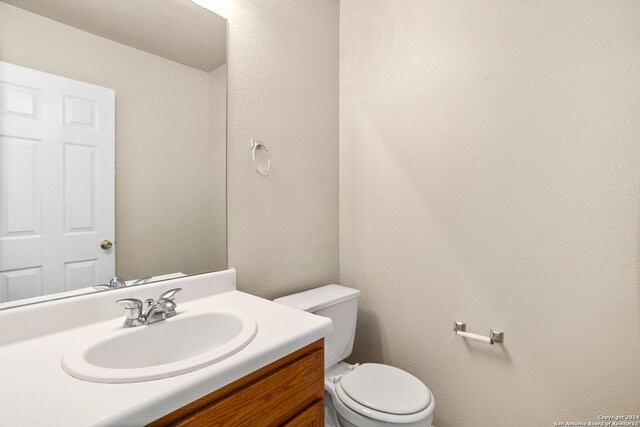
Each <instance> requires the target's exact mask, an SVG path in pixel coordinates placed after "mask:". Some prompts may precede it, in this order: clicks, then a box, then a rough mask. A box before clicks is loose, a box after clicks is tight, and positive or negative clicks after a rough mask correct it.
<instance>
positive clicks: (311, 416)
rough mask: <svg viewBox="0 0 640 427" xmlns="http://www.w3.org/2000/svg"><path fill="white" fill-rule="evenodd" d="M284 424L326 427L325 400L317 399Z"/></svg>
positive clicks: (295, 426)
mask: <svg viewBox="0 0 640 427" xmlns="http://www.w3.org/2000/svg"><path fill="white" fill-rule="evenodd" d="M282 426H283V427H324V401H322V400H316V401H315V402H314V403H312V404H311V405H309V406H307V407H306V408H305V409H304V410H303V411H302V412H299V413H298V414H297V415H295V416H294V417H293V418H291V419H290V420H289V421H287V422H286V423H284V424H283V425H282Z"/></svg>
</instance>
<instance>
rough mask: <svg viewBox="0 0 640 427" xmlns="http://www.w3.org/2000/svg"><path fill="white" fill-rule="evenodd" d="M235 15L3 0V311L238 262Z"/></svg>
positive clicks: (177, 3) (186, 7)
mask: <svg viewBox="0 0 640 427" xmlns="http://www.w3.org/2000/svg"><path fill="white" fill-rule="evenodd" d="M226 49H227V21H226V20H225V19H224V18H222V17H220V16H218V15H216V14H214V13H213V12H211V11H209V10H207V9H204V8H202V7H201V6H198V5H197V4H195V3H193V2H191V1H190V0H110V1H104V0H6V1H2V2H0V308H8V307H13V306H16V305H22V304H26V303H33V302H39V301H44V300H48V299H53V298H61V297H69V296H78V295H82V294H85V293H88V292H95V291H98V290H105V289H110V285H109V283H110V282H112V278H113V277H114V276H116V275H117V276H119V277H121V278H122V279H123V281H125V282H126V284H127V286H131V285H139V284H143V283H148V282H152V281H158V280H165V279H168V278H172V277H179V276H182V275H192V274H198V273H204V272H210V271H216V270H221V269H225V268H227V240H226V235H227V233H226V121H227V120H226V115H227V113H226V105H227V102H226V98H227V69H226V56H227V55H226Z"/></svg>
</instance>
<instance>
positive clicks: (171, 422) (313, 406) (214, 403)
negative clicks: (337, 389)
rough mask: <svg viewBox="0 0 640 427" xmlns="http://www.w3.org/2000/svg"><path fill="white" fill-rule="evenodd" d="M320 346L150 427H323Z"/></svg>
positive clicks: (276, 362)
mask: <svg viewBox="0 0 640 427" xmlns="http://www.w3.org/2000/svg"><path fill="white" fill-rule="evenodd" d="M323 350H324V346H323V341H322V340H319V341H316V342H314V343H312V344H310V345H308V346H306V347H303V348H302V349H300V350H298V351H295V352H293V353H291V354H289V355H287V356H285V357H283V358H281V359H279V360H277V361H275V362H273V363H271V364H269V365H268V366H265V367H264V368H262V369H259V370H257V371H256V372H254V373H252V374H249V375H247V376H246V377H243V378H241V379H239V380H237V381H234V382H233V383H231V384H229V385H227V386H225V387H223V388H221V389H219V390H217V391H215V392H213V393H210V394H209V395H207V396H204V397H203V398H201V399H198V400H197V401H195V402H192V403H190V404H189V405H186V406H184V407H182V408H180V409H178V410H177V411H174V412H172V413H170V414H168V415H166V416H164V417H162V418H161V419H159V420H157V421H155V422H153V423H150V424H149V427H161V426H212V425H229V426H236V425H243V424H244V425H251V426H257V425H284V426H291V427H293V426H308V427H312V426H318V427H320V426H324V401H323V397H324V351H323Z"/></svg>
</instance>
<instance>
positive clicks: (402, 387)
mask: <svg viewBox="0 0 640 427" xmlns="http://www.w3.org/2000/svg"><path fill="white" fill-rule="evenodd" d="M340 384H341V386H342V389H343V390H344V392H345V393H346V394H347V396H349V397H350V398H351V399H353V400H355V401H356V402H358V403H359V404H361V405H363V406H366V407H367V408H371V409H373V410H375V411H380V412H386V413H389V414H397V415H407V414H413V413H415V412H419V411H421V410H423V409H424V408H426V407H427V405H429V403H430V402H431V393H430V392H429V389H428V388H427V386H425V385H424V384H423V383H422V381H420V380H419V379H417V378H416V377H414V376H413V375H411V374H410V373H408V372H405V371H403V370H402V369H398V368H394V367H393V366H389V365H380V364H377V363H365V364H363V365H361V366H359V367H358V368H356V369H354V370H353V371H351V372H349V373H348V374H347V375H345V376H344V377H342V379H341V380H340Z"/></svg>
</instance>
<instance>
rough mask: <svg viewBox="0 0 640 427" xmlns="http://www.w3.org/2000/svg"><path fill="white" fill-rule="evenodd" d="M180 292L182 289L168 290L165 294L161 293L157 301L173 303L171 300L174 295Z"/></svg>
mask: <svg viewBox="0 0 640 427" xmlns="http://www.w3.org/2000/svg"><path fill="white" fill-rule="evenodd" d="M181 290H182V288H175V289H171V290H168V291H166V292H163V293H161V294H160V296H159V297H158V299H166V300H169V301H173V299H174V298H175V297H176V296H175V295H176V294H177V293H178V292H179V291H181Z"/></svg>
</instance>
